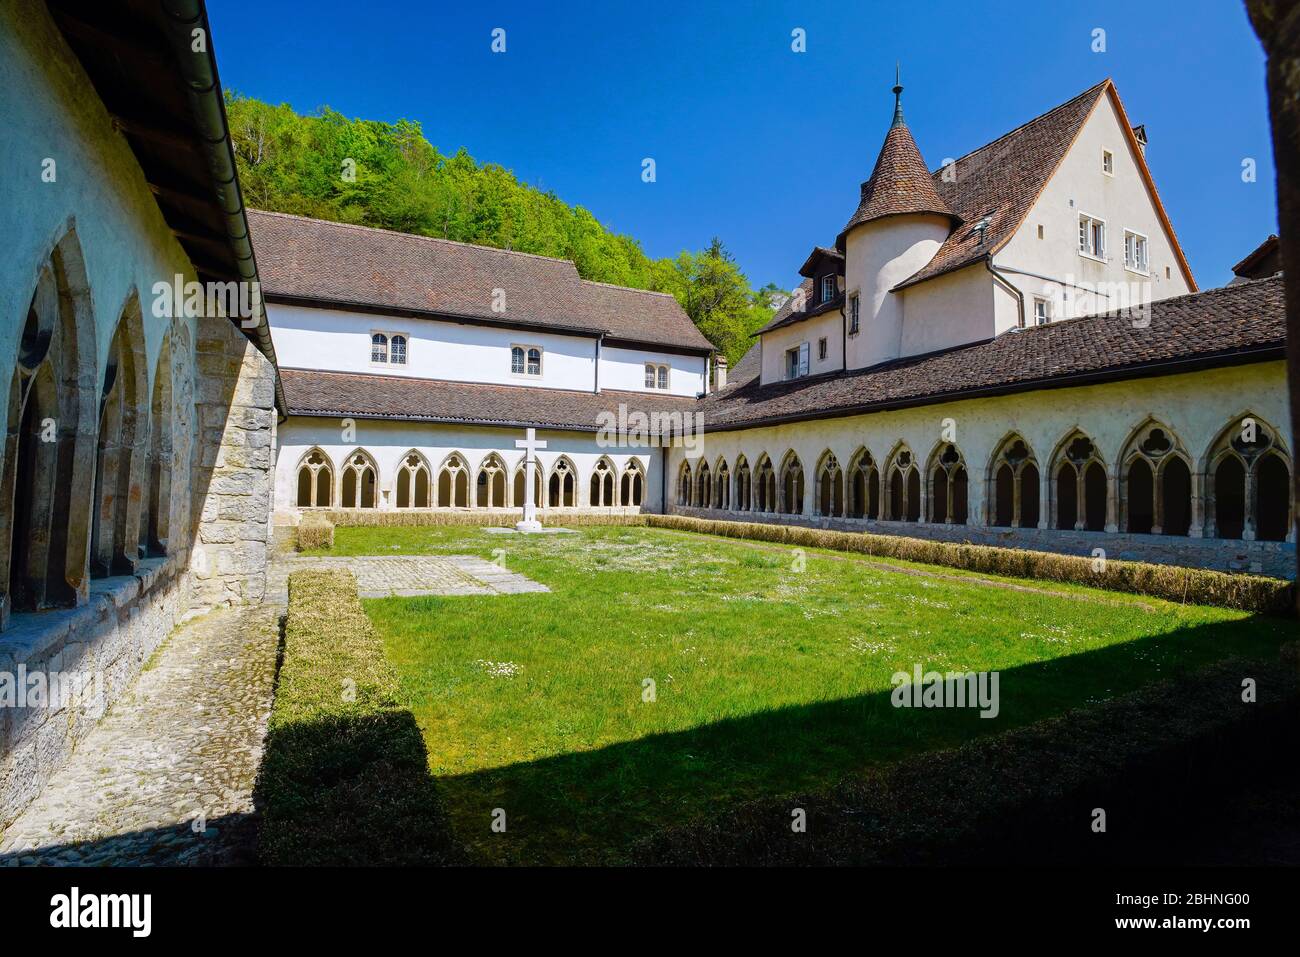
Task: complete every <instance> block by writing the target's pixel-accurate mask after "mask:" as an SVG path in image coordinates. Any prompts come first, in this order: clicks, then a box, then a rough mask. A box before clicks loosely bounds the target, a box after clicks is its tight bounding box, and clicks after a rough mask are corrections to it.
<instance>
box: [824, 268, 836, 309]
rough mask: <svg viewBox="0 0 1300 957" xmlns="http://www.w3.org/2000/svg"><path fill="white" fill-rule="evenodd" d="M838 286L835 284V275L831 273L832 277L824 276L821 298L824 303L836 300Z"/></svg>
mask: <svg viewBox="0 0 1300 957" xmlns="http://www.w3.org/2000/svg"><path fill="white" fill-rule="evenodd" d="M828 284H829V286H830V289H829V291H828V290H827V285H828ZM836 285H837V284H836V282H835V274H834V273H831V274H830V275H827V276H822V296H821V301H822V302H824V303H826V302H830V301H831V300H832V299H834V298H835V292H836Z"/></svg>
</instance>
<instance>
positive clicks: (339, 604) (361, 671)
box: [257, 570, 463, 865]
mask: <svg viewBox="0 0 1300 957" xmlns="http://www.w3.org/2000/svg"><path fill="white" fill-rule="evenodd" d="M257 796H258V804H259V807H260V808H261V811H262V823H261V830H260V835H259V855H260V857H261V860H262V862H263V863H265V864H269V865H365V864H448V863H459V862H461V861H462V860H463V854H462V852H461V851H460V849H459V848H458V846H457V845H456V842H455V841H454V839H453V838H452V837H451V833H450V829H449V826H448V823H447V818H446V815H445V813H444V810H443V807H442V802H441V800H440V798H439V795H438V793H437V790H436V788H435V786H434V782H433V779H432V777H431V776H430V775H429V770H428V754H427V752H426V751H425V746H424V739H423V737H422V736H421V734H420V729H419V727H418V726H417V724H416V722H415V718H414V717H413V716H412V714H411V712H410V711H409V710H407V709H406V708H404V707H403V706H402V705H401V703H400V700H399V697H398V690H397V676H396V673H395V672H394V670H393V667H392V665H391V664H390V663H389V662H388V659H387V658H386V657H385V655H384V647H383V643H382V642H381V641H380V639H379V637H378V636H377V635H376V634H375V632H374V629H373V628H372V626H371V624H370V619H369V618H368V617H366V614H365V611H364V610H363V609H362V607H361V602H360V601H359V600H358V598H357V589H356V580H355V579H354V578H353V577H352V575H351V574H350V573H349V572H346V571H312V570H308V571H299V572H294V573H293V574H292V575H290V576H289V612H288V616H287V618H286V620H285V634H284V650H283V663H282V664H281V667H280V674H279V679H278V683H277V686H276V694H275V704H274V707H273V709H272V711H271V719H270V723H269V725H268V728H267V737H266V753H265V757H264V759H263V762H262V769H261V772H260V775H259V779H258V784H257Z"/></svg>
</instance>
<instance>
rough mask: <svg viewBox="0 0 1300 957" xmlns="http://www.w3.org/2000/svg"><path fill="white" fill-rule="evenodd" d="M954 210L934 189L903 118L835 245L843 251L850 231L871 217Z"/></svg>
mask: <svg viewBox="0 0 1300 957" xmlns="http://www.w3.org/2000/svg"><path fill="white" fill-rule="evenodd" d="M953 212H954V210H953V207H951V206H950V205H949V204H948V203H947V202H946V201H945V199H944V197H943V196H941V195H940V193H939V191H938V190H937V189H935V182H934V178H933V177H932V176H931V175H930V171H929V169H927V168H926V165H925V160H923V159H922V158H921V151H920V150H918V149H917V148H916V141H915V140H914V139H912V133H911V131H910V130H909V129H908V128H907V126H906V124H904V123H902V122H901V119H900V120H899V121H897V122H895V124H894V125H893V126H891V127H890V129H889V132H888V133H887V134H886V135H885V142H884V145H883V146H881V147H880V155H879V156H878V157H876V167H875V169H873V170H872V171H871V178H870V179H868V180H867V181H866V182H865V183H863V184H862V197H861V199H860V200H859V201H858V208H857V210H856V211H854V213H853V215H852V216H850V217H849V221H848V222H847V223H845V224H844V228H843V229H841V230H840V234H839V236H838V237H836V239H835V247H836V248H837V249H839V250H843V249H844V239H845V237H846V236H848V234H849V230H851V229H853V227H855V226H861V225H862V224H863V223H869V222H871V221H872V220H876V219H883V218H884V217H886V216H899V215H902V214H904V213H938V214H940V215H942V216H953Z"/></svg>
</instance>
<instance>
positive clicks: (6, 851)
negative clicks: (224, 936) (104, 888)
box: [0, 605, 279, 866]
mask: <svg viewBox="0 0 1300 957" xmlns="http://www.w3.org/2000/svg"><path fill="white" fill-rule="evenodd" d="M278 648H279V609H277V608H275V607H273V606H269V605H262V606H252V607H243V608H239V609H223V610H220V611H215V612H212V613H210V614H208V615H205V616H203V617H202V618H199V619H196V620H194V621H192V622H189V623H188V624H185V625H182V626H181V627H180V628H178V629H177V630H176V631H175V632H173V633H172V635H171V636H170V637H169V638H168V639H167V641H166V642H165V643H164V644H163V646H162V647H161V648H160V649H159V650H158V652H157V654H156V656H155V657H154V659H153V660H152V661H151V662H150V664H149V665H148V666H147V667H146V669H145V670H144V671H143V672H141V674H140V676H139V678H137V679H136V682H135V684H134V685H133V686H132V687H131V689H130V690H128V691H127V692H125V693H124V694H123V695H122V697H121V698H119V699H118V701H117V702H115V703H114V705H113V707H112V708H111V709H110V710H109V712H108V714H107V715H105V716H104V718H103V720H102V721H100V722H99V724H97V725H96V726H95V728H94V729H93V730H91V731H90V733H89V734H88V735H87V736H86V737H85V739H83V740H82V742H81V743H80V744H79V745H78V746H77V749H76V750H75V751H74V752H73V754H72V756H71V757H70V758H69V760H68V763H67V764H66V765H64V767H62V768H61V769H60V770H59V771H57V772H56V773H55V775H54V777H53V778H51V780H50V782H49V783H48V784H47V785H46V787H45V789H44V791H42V792H41V795H40V797H38V798H37V799H36V800H35V801H34V802H32V804H30V805H29V806H28V807H27V808H26V809H25V810H24V811H23V813H22V814H21V815H19V817H18V819H17V820H16V821H14V823H13V824H12V825H11V826H10V827H9V828H8V829H7V830H6V831H4V832H3V833H0V866H14V865H25V864H47V865H48V864H52V865H190V864H207V865H211V864H251V863H255V853H256V818H255V817H254V816H253V785H254V782H255V780H256V777H257V770H258V767H259V766H260V764H261V757H262V744H263V739H264V738H265V735H266V722H267V718H268V717H269V716H270V713H271V699H272V694H273V689H274V682H275V660H276V654H277V651H278Z"/></svg>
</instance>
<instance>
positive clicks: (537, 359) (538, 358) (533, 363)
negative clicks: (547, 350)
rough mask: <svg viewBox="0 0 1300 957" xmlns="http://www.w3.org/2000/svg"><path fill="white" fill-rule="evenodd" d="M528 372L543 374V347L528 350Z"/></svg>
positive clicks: (529, 373)
mask: <svg viewBox="0 0 1300 957" xmlns="http://www.w3.org/2000/svg"><path fill="white" fill-rule="evenodd" d="M527 374H528V375H541V374H542V350H541V349H529V350H528V369H527Z"/></svg>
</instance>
